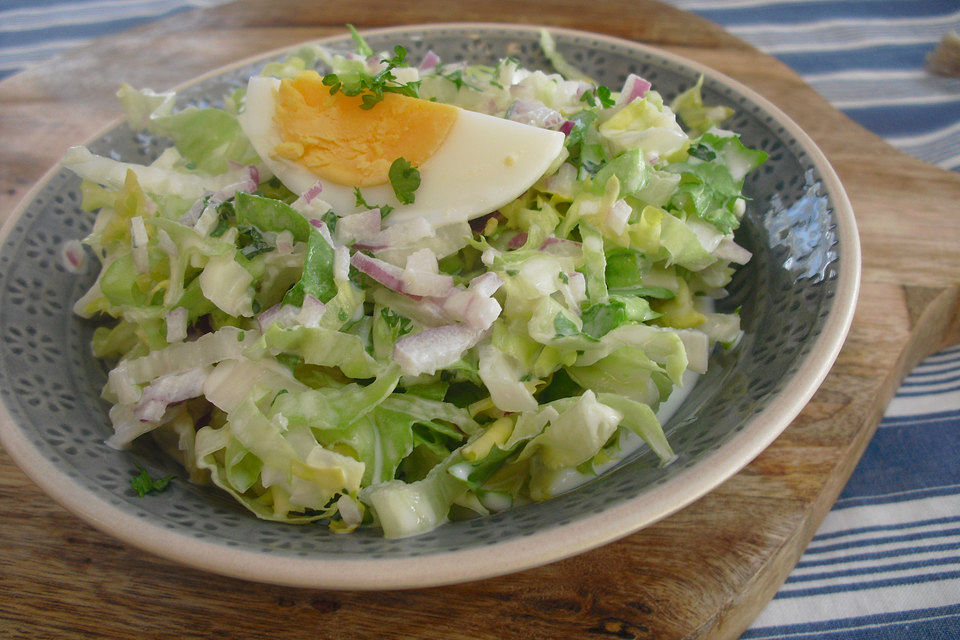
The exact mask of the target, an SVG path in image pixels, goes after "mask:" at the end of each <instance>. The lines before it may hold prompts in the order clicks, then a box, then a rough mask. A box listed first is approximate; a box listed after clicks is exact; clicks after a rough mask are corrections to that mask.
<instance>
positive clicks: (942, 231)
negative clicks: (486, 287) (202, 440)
mask: <svg viewBox="0 0 960 640" xmlns="http://www.w3.org/2000/svg"><path fill="white" fill-rule="evenodd" d="M437 21H494V22H519V23H537V24H545V25H554V26H562V27H571V28H578V29H584V30H589V31H595V32H600V33H606V34H610V35H615V36H620V37H625V38H629V39H633V40H637V41H641V42H644V43H647V44H651V45H654V46H658V47H661V48H663V49H666V50H668V51H671V52H674V53H677V54H680V55H683V56H687V57H689V58H692V59H694V60H697V61H700V62H702V63H704V64H707V65H710V66H712V67H714V68H716V69H718V70H720V71H722V72H724V73H726V74H728V75H730V76H732V77H734V78H736V79H737V80H740V81H741V82H743V83H745V84H746V85H748V86H750V87H751V88H753V89H754V90H756V91H758V92H759V93H761V94H762V95H764V96H765V97H767V98H769V99H770V100H771V101H773V102H774V103H776V104H777V105H778V106H780V107H781V108H782V109H783V110H784V111H786V112H787V113H788V114H789V115H790V116H791V117H793V118H794V119H795V120H796V121H797V122H798V123H799V124H800V126H801V127H803V128H804V129H805V130H806V131H807V132H808V133H809V134H810V135H811V136H812V137H813V139H814V140H815V141H816V142H817V143H818V144H819V145H820V147H821V148H822V149H823V150H824V152H825V153H826V155H827V157H828V158H829V159H830V161H831V162H832V163H833V165H834V167H835V168H836V170H837V172H838V173H839V175H840V178H841V180H842V181H843V183H844V185H845V187H846V189H847V192H848V194H849V196H850V200H851V201H852V203H853V207H854V210H855V212H856V215H857V221H858V224H859V227H860V232H861V239H862V244H863V258H864V260H863V282H862V289H861V297H860V303H859V305H858V309H857V312H856V316H855V319H854V323H853V327H852V330H851V333H850V336H849V338H848V340H847V343H846V345H845V347H844V349H843V351H842V352H841V354H840V357H839V359H838V361H837V363H836V365H835V366H834V368H833V370H832V371H831V373H830V375H829V376H828V378H827V380H826V381H825V382H824V384H823V385H822V387H821V389H820V390H819V391H818V392H817V394H816V395H815V396H814V398H813V399H812V401H811V402H810V403H809V405H808V406H807V407H806V409H805V410H804V411H803V413H802V414H801V415H800V416H799V417H798V418H797V419H796V421H795V422H794V423H793V424H792V425H791V426H790V427H789V429H788V430H787V431H786V432H785V433H784V434H783V435H782V436H781V437H780V438H779V439H778V440H777V441H776V442H775V443H774V444H773V445H772V446H771V447H769V448H768V449H767V450H766V451H765V452H764V453H763V454H762V455H760V456H759V457H758V458H757V459H756V460H754V461H753V462H752V463H751V464H750V465H749V466H747V467H746V468H745V469H744V470H743V471H741V472H740V473H738V474H737V475H736V476H734V477H733V478H732V479H730V480H729V481H727V482H726V483H724V484H723V485H721V486H720V487H719V488H717V489H716V490H715V491H713V492H711V493H710V494H709V495H707V496H706V497H704V498H702V499H701V500H699V501H697V502H696V503H694V504H692V505H691V506H689V507H687V508H686V509H683V510H682V511H680V512H678V513H676V514H675V515H673V516H671V517H670V518H667V519H666V520H663V521H661V522H659V523H657V524H655V525H653V526H651V527H648V528H646V529H644V530H643V531H641V532H639V533H637V534H634V535H632V536H629V537H627V538H625V539H623V540H620V541H619V542H616V543H613V544H610V545H607V546H605V547H602V548H600V549H597V550H595V551H591V552H588V553H584V554H582V555H579V556H576V557H574V558H570V559H568V560H564V561H561V562H556V563H553V564H551V565H548V566H545V567H541V568H538V569H533V570H530V571H526V572H523V573H519V574H514V575H510V576H505V577H501V578H496V579H490V580H485V581H481V582H475V583H470V584H464V585H458V586H452V587H443V588H436V589H426V590H417V591H397V592H382V593H359V592H328V591H314V590H306V589H292V588H284V587H276V586H268V585H261V584H255V583H249V582H244V581H241V580H235V579H228V578H223V577H219V576H216V575H211V574H207V573H203V572H200V571H196V570H193V569H189V568H185V567H181V566H178V565H175V564H172V563H170V562H167V561H165V560H161V559H158V558H155V557H152V556H148V555H146V554H145V553H143V552H140V551H138V550H136V549H132V548H130V547H127V546H125V545H122V544H119V543H117V542H115V541H114V540H112V539H111V538H110V537H109V536H106V535H104V534H102V533H100V532H99V531H97V530H95V529H93V528H91V527H90V526H88V525H86V524H85V523H83V522H81V521H79V520H77V519H76V518H74V517H73V516H71V515H70V514H69V513H67V512H66V511H65V510H64V509H62V508H61V507H59V506H58V505H57V504H55V503H54V502H53V501H52V500H51V499H49V498H47V497H46V496H45V495H43V494H42V493H41V492H40V491H39V489H37V488H36V487H35V486H34V485H33V484H32V483H31V482H30V481H29V480H28V479H27V478H26V477H25V476H24V475H23V473H22V472H21V471H20V470H19V469H17V468H16V467H15V466H14V465H13V463H12V462H11V460H10V459H9V457H8V456H7V455H6V454H3V453H2V452H0V540H2V544H0V584H2V587H0V636H2V637H4V638H31V639H33V638H85V637H91V638H107V639H113V638H117V639H119V638H124V639H126V638H165V637H170V638H174V637H176V638H179V637H183V638H213V637H217V638H267V637H269V638H478V639H479V638H483V639H494V638H609V637H614V638H657V639H661V638H666V639H670V638H736V637H737V636H738V635H739V634H740V633H741V632H742V631H743V629H745V628H746V627H747V626H748V625H749V623H750V622H751V621H752V620H753V618H754V617H755V616H756V615H757V614H758V613H759V612H760V610H761V609H762V608H763V606H764V605H765V604H766V602H767V601H768V600H769V599H770V598H771V597H772V595H773V594H774V593H775V592H776V589H777V588H778V587H779V585H780V584H781V583H782V581H783V580H784V579H785V577H786V575H787V574H788V572H789V570H790V569H791V568H792V567H793V565H794V564H795V562H796V560H797V558H798V557H799V555H800V554H801V552H802V551H803V549H804V547H805V546H806V544H807V543H808V542H809V540H810V537H811V536H812V535H813V532H814V531H815V529H816V527H817V525H818V524H819V523H820V521H821V520H822V518H823V517H824V515H825V514H826V512H827V511H828V510H829V508H830V506H831V505H832V504H833V502H834V500H835V499H836V497H837V495H838V493H839V492H840V490H841V489H842V487H843V485H844V484H845V482H846V480H847V478H848V476H849V475H850V473H851V471H852V470H853V468H854V466H855V464H856V462H857V460H858V459H859V457H860V454H861V453H862V451H863V449H864V448H865V446H866V444H867V442H868V441H869V440H870V437H871V436H872V434H873V432H874V430H875V428H876V425H877V423H878V421H879V419H880V416H881V415H882V412H883V409H884V407H885V406H886V404H887V401H888V400H889V398H890V397H891V395H892V394H893V392H894V390H895V389H896V387H897V385H898V383H899V381H900V380H901V379H902V377H903V375H904V374H905V372H906V371H908V370H909V369H910V368H911V367H912V366H913V364H914V363H916V362H917V361H918V360H919V359H920V358H921V357H922V356H924V355H926V354H928V353H930V352H931V351H933V350H934V349H935V348H937V347H938V346H940V345H941V344H943V343H944V341H945V340H948V339H949V340H957V339H960V330H958V315H957V314H958V310H957V309H958V281H960V215H958V214H960V175H957V174H952V173H948V172H946V171H943V170H940V169H937V168H935V167H932V166H930V165H926V164H924V163H921V162H919V161H917V160H913V159H910V158H908V157H906V156H905V155H903V154H901V153H899V152H897V151H895V150H893V149H892V148H890V147H889V146H887V145H886V144H884V143H883V142H882V141H881V140H880V139H879V138H877V137H876V136H874V135H872V134H870V133H868V132H866V131H865V130H863V129H862V128H860V127H859V126H857V125H856V124H854V123H853V122H851V121H850V120H848V119H847V118H846V117H845V116H843V115H842V114H841V113H839V112H838V111H836V110H835V109H833V108H832V107H831V106H830V105H829V104H828V103H827V102H826V101H824V100H823V99H822V98H821V97H820V96H819V95H817V94H816V93H815V92H814V91H812V90H811V89H810V88H808V87H807V86H806V85H804V84H803V83H802V82H801V81H800V80H799V79H798V77H797V76H796V75H795V74H794V73H792V72H791V71H790V70H789V69H787V68H786V67H785V66H784V65H783V64H781V63H780V62H778V61H776V60H774V59H772V58H769V57H766V56H764V55H762V54H760V53H759V52H757V51H756V50H754V49H752V48H750V47H749V46H747V45H745V44H743V43H742V42H740V41H739V40H737V39H735V38H733V37H732V36H730V35H728V34H726V33H725V32H724V31H722V30H721V29H720V28H719V27H717V26H715V25H712V24H710V23H708V22H706V21H704V20H701V19H699V18H697V17H694V16H692V15H690V14H686V13H682V12H680V11H677V10H674V9H671V8H669V7H666V6H663V5H660V4H658V3H655V2H652V1H645V0H607V1H606V2H602V3H601V2H590V1H587V0H562V1H559V2H551V3H549V5H548V4H547V3H542V2H539V3H538V2H522V1H519V0H516V1H509V0H497V1H496V2H485V3H478V2H469V1H465V0H443V1H441V0H421V1H420V2H417V3H415V4H411V5H409V6H404V5H401V3H392V2H388V1H386V0H351V1H349V2H343V1H327V2H312V3H301V2H296V1H293V0H268V1H255V0H240V1H238V2H234V3H232V4H228V5H224V6H221V7H218V8H214V9H208V10H202V11H193V12H189V13H185V14H180V15H178V16H175V17H173V18H169V19H166V20H164V21H161V22H158V23H154V24H152V25H150V26H148V27H146V28H141V29H139V30H135V31H130V32H127V33H124V34H122V35H119V36H112V37H108V38H104V39H102V40H98V41H96V42H94V43H93V44H91V45H89V46H88V47H86V48H84V49H81V50H80V51H77V52H74V53H71V54H69V55H66V56H63V57H59V58H57V59H55V60H53V61H50V62H47V63H43V64H40V65H38V66H36V67H33V68H32V69H29V70H27V71H25V72H22V73H20V74H17V75H15V76H12V77H10V78H8V79H6V80H4V81H3V82H0V141H2V142H0V167H2V172H0V215H2V216H3V218H6V217H7V216H8V215H9V213H10V211H11V210H12V209H13V207H14V206H15V205H16V203H17V202H18V201H19V200H20V198H21V197H22V196H23V195H24V193H25V192H26V191H27V190H28V189H29V188H30V186H31V185H32V184H33V183H34V182H35V181H36V180H37V179H38V178H39V177H40V176H41V175H42V174H43V173H44V172H45V171H46V170H47V169H48V168H49V167H50V166H52V165H53V164H55V163H56V162H57V160H58V159H59V158H60V156H61V154H62V153H63V151H64V150H65V149H66V148H67V147H68V146H69V145H71V144H76V143H79V142H81V141H83V140H84V139H85V138H87V137H88V136H89V135H91V134H92V133H94V132H96V131H97V130H99V129H100V128H102V127H103V126H104V125H105V124H106V123H108V122H109V121H111V120H112V119H113V118H115V117H116V116H117V115H119V110H118V109H117V107H116V105H115V104H114V103H113V101H112V99H111V96H112V94H113V92H114V91H115V89H116V87H117V86H118V85H119V83H120V82H121V81H126V82H129V83H131V84H133V85H136V86H150V87H152V88H154V89H157V90H161V89H165V88H168V87H170V86H172V85H175V84H177V83H180V82H183V81H185V80H188V79H190V78H192V77H194V76H196V75H199V74H200V73H203V72H205V71H208V70H211V69H214V68H216V67H218V66H221V65H222V64H225V63H228V62H231V61H233V60H235V59H238V58H242V57H246V56H250V55H253V54H256V53H258V52H261V51H266V50H269V49H273V48H276V47H279V46H283V45H287V44H293V43H296V42H299V41H302V40H306V39H310V38H316V37H320V36H324V35H328V34H332V33H342V31H343V25H344V23H346V22H352V23H354V24H355V25H357V26H358V27H359V28H370V27H378V26H387V25H396V24H405V23H425V22H437Z"/></svg>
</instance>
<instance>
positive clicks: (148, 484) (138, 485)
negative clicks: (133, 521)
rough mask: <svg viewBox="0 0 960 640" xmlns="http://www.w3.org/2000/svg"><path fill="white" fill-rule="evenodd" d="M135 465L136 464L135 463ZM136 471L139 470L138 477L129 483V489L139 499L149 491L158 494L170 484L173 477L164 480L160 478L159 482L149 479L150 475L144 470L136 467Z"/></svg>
mask: <svg viewBox="0 0 960 640" xmlns="http://www.w3.org/2000/svg"><path fill="white" fill-rule="evenodd" d="M135 464H136V463H135ZM137 469H139V470H140V475H138V476H136V477H134V478H133V480H131V481H130V487H131V488H132V489H133V490H134V491H136V492H137V495H138V496H140V497H141V498H142V497H143V496H145V495H147V494H148V493H150V492H151V491H156V492H157V493H160V492H161V491H163V490H164V489H166V488H167V485H168V484H170V481H171V480H173V476H167V477H165V478H160V479H159V480H154V479H153V478H151V477H150V474H149V473H148V472H147V470H146V469H144V468H143V467H141V466H140V465H139V464H138V465H137Z"/></svg>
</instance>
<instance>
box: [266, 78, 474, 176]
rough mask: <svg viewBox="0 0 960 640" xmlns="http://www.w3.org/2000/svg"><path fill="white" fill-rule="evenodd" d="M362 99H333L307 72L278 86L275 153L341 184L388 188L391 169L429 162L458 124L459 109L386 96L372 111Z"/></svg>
mask: <svg viewBox="0 0 960 640" xmlns="http://www.w3.org/2000/svg"><path fill="white" fill-rule="evenodd" d="M360 104H361V97H360V96H345V95H343V94H342V93H339V92H338V93H336V94H334V95H330V88H329V87H326V86H324V85H323V82H322V78H321V77H320V74H318V73H317V72H315V71H304V72H302V73H301V74H300V75H298V76H297V77H295V78H293V79H290V78H285V79H283V80H282V81H281V82H280V87H279V88H278V89H277V96H276V111H275V113H274V122H276V124H277V127H278V128H279V130H280V138H281V140H282V142H281V143H280V144H279V145H277V146H276V147H275V148H274V150H273V153H274V154H276V155H277V156H279V157H281V158H286V159H287V160H290V161H292V162H295V163H297V164H299V165H302V166H304V167H306V168H307V169H309V170H310V171H311V172H313V173H314V174H315V175H316V176H317V177H319V178H322V179H324V180H329V181H330V182H335V183H337V184H342V185H348V186H357V187H369V186H374V185H379V184H385V183H386V182H387V181H388V180H389V178H388V175H387V174H388V171H389V169H390V165H391V164H392V163H393V161H394V160H396V159H397V158H400V157H403V158H404V159H406V160H407V161H408V162H409V163H410V164H412V165H413V166H419V165H421V164H423V163H424V162H425V161H426V160H427V159H429V158H430V156H432V155H433V154H434V153H436V151H437V149H439V148H440V146H441V145H442V144H443V141H444V140H445V139H446V137H447V134H448V133H449V132H450V128H451V127H453V123H454V122H455V121H456V119H457V108H456V107H453V106H450V105H446V104H441V103H437V102H430V101H428V100H421V99H419V98H410V97H408V96H403V95H400V94H396V93H385V94H384V95H383V101H382V102H379V103H377V104H376V105H374V107H373V108H372V109H361V108H360Z"/></svg>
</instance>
